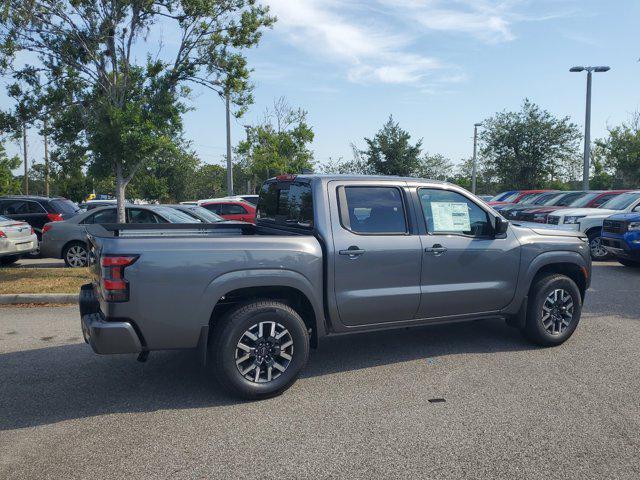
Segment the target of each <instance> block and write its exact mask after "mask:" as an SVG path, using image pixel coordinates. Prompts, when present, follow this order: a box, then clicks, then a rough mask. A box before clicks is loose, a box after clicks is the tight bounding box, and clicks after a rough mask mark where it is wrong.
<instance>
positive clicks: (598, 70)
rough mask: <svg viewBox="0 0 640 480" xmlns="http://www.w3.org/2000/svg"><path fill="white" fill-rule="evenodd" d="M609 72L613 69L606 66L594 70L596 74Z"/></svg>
mask: <svg viewBox="0 0 640 480" xmlns="http://www.w3.org/2000/svg"><path fill="white" fill-rule="evenodd" d="M609 70H611V67H608V66H606V65H602V66H599V67H596V68H594V69H593V71H594V72H608V71H609Z"/></svg>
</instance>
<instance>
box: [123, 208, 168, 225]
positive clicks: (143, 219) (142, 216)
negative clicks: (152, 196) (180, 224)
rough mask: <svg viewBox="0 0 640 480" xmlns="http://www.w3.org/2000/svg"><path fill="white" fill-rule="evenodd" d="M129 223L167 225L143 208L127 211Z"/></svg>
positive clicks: (164, 221)
mask: <svg viewBox="0 0 640 480" xmlns="http://www.w3.org/2000/svg"><path fill="white" fill-rule="evenodd" d="M127 215H128V217H129V222H130V223H167V221H166V220H164V219H162V218H160V217H158V216H157V215H156V214H155V213H153V212H152V211H150V210H147V209H143V208H131V209H128V210H127Z"/></svg>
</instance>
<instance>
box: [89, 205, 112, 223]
mask: <svg viewBox="0 0 640 480" xmlns="http://www.w3.org/2000/svg"><path fill="white" fill-rule="evenodd" d="M84 222H85V223H98V224H101V223H118V216H117V215H116V209H115V208H109V209H107V210H101V211H99V212H96V213H94V214H93V215H91V216H90V217H88V218H87V219H86V220H85V221H84Z"/></svg>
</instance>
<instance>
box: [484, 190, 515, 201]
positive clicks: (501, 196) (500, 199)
mask: <svg viewBox="0 0 640 480" xmlns="http://www.w3.org/2000/svg"><path fill="white" fill-rule="evenodd" d="M512 193H513V190H510V191H508V192H500V193H499V194H497V195H496V196H495V197H493V198H491V200H489V201H490V202H501V201H502V199H503V198H504V197H506V196H508V195H511V194H512Z"/></svg>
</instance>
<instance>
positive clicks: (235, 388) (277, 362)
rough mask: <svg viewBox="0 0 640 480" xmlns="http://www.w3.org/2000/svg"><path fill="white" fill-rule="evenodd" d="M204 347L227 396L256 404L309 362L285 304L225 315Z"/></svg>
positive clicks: (294, 316) (297, 322) (302, 331)
mask: <svg viewBox="0 0 640 480" xmlns="http://www.w3.org/2000/svg"><path fill="white" fill-rule="evenodd" d="M209 349H210V350H209V351H210V354H211V358H213V364H212V366H211V368H212V369H213V374H214V376H215V377H216V378H217V380H218V382H219V383H220V384H221V385H222V386H223V387H224V388H225V389H226V390H227V391H229V392H230V393H232V394H233V395H236V396H239V397H242V398H246V399H251V400H257V399H262V398H269V397H273V396H275V395H279V394H280V393H282V392H284V391H285V390H286V389H287V388H289V387H290V386H291V385H292V384H293V383H294V382H295V380H296V379H297V378H298V375H299V374H300V371H301V370H302V368H304V366H305V365H306V363H307V360H308V358H309V333H308V331H307V327H306V325H305V323H304V321H303V320H302V318H301V317H300V315H298V313H297V312H296V311H295V310H294V309H292V308H291V307H290V306H288V305H286V304H284V303H281V302H277V301H272V300H258V301H254V302H251V303H248V304H245V305H242V306H240V307H238V308H236V309H234V310H232V311H230V312H229V313H227V314H226V315H225V316H224V317H223V318H222V319H221V320H220V323H219V324H217V325H215V327H214V330H213V336H212V340H211V342H210V345H209Z"/></svg>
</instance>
